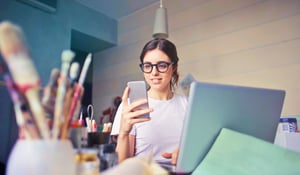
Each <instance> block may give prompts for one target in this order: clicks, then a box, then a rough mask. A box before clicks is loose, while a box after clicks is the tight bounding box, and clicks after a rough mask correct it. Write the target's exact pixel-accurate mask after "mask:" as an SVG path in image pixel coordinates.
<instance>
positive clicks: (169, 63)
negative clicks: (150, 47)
mask: <svg viewBox="0 0 300 175" xmlns="http://www.w3.org/2000/svg"><path fill="white" fill-rule="evenodd" d="M161 63H163V64H166V65H167V69H166V71H163V72H162V71H160V70H159V68H158V67H157V66H158V65H159V64H161ZM145 64H148V65H151V70H150V71H149V72H145V71H144V65H145ZM173 64H175V62H166V61H159V62H158V63H156V64H152V63H149V62H146V63H141V64H139V67H140V68H141V70H142V72H144V73H147V74H149V73H151V72H152V71H153V67H154V66H155V68H156V70H157V72H159V73H166V72H167V71H168V70H169V67H170V66H171V65H173Z"/></svg>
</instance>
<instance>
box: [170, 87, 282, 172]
mask: <svg viewBox="0 0 300 175" xmlns="http://www.w3.org/2000/svg"><path fill="white" fill-rule="evenodd" d="M284 97H285V91H283V90H275V89H265V88H254V87H243V86H234V85H222V84H213V83H202V82H193V83H192V84H191V87H190V94H189V106H188V108H187V112H186V116H185V121H184V127H183V133H182V136H181V143H180V151H179V155H178V161H177V166H176V172H183V173H184V172H192V171H193V170H194V169H195V168H196V167H197V166H198V165H199V164H200V163H201V161H202V159H203V158H204V157H205V155H206V153H207V152H208V151H209V149H210V147H211V146H212V144H213V142H214V140H215V138H216V137H217V135H218V133H219V131H220V130H221V128H228V129H232V130H235V131H238V132H241V133H244V134H248V135H252V136H254V137H257V138H259V139H263V140H266V141H269V142H272V143H273V141H274V138H275V134H276V128H277V125H278V122H279V118H280V115H281V110H282V105H283V101H284ZM232 144H234V143H232Z"/></svg>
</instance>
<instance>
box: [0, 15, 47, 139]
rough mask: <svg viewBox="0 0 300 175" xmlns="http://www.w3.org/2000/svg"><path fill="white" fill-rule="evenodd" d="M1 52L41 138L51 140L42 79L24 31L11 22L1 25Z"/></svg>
mask: <svg viewBox="0 0 300 175" xmlns="http://www.w3.org/2000/svg"><path fill="white" fill-rule="evenodd" d="M0 51H1V54H2V55H3V58H4V60H5V61H6V64H7V66H8V68H9V70H10V73H11V75H12V78H13V81H14V82H15V84H16V86H17V88H18V90H19V91H20V93H22V94H24V96H25V97H26V99H27V101H28V103H29V106H30V110H31V112H32V114H33V116H34V118H35V121H36V124H37V126H38V129H39V131H40V133H41V136H42V137H43V138H45V139H49V138H50V132H49V128H48V125H47V122H46V117H45V112H44V109H43V107H42V104H41V100H40V94H39V90H40V79H39V76H38V73H37V71H36V69H35V67H34V65H33V62H32V61H31V59H30V56H29V52H28V50H27V48H26V46H25V42H24V39H23V33H22V30H21V29H20V28H19V27H18V26H17V25H14V24H12V23H10V22H7V21H4V22H1V23H0Z"/></svg>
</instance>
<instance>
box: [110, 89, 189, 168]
mask: <svg viewBox="0 0 300 175" xmlns="http://www.w3.org/2000/svg"><path fill="white" fill-rule="evenodd" d="M148 103H149V107H150V108H153V112H151V113H150V118H151V120H150V121H147V122H142V123H137V124H135V125H134V126H133V128H132V130H131V132H130V134H131V135H135V139H136V141H135V143H136V145H135V156H149V155H150V154H153V159H154V160H155V161H159V162H170V160H169V159H165V158H163V157H162V156H161V154H162V153H164V152H172V151H174V150H175V149H176V148H178V147H179V141H180V136H181V131H182V127H183V120H184V116H185V111H186V107H187V97H185V96H181V95H178V94H174V96H173V98H172V99H170V100H164V101H161V100H155V99H152V98H148ZM121 111H122V104H120V106H119V109H118V111H117V113H116V116H115V119H114V123H113V127H112V132H111V135H118V133H119V130H120V121H121Z"/></svg>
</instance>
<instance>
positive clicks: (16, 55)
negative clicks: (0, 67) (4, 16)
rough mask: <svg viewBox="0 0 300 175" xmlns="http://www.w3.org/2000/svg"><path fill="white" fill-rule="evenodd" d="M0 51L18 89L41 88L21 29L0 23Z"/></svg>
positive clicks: (7, 23)
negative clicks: (26, 87)
mask: <svg viewBox="0 0 300 175" xmlns="http://www.w3.org/2000/svg"><path fill="white" fill-rule="evenodd" d="M0 51H1V53H2V55H3V58H4V60H5V61H6V63H7V65H8V67H9V69H10V72H11V74H12V77H13V79H14V81H15V82H16V84H17V86H18V88H20V90H23V89H22V88H23V87H21V86H22V85H24V84H26V85H30V86H39V76H38V73H37V71H36V69H35V67H34V65H33V63H32V61H31V60H30V57H29V54H28V51H27V48H26V46H25V44H24V39H23V34H22V31H21V29H20V28H19V27H18V26H16V25H14V24H12V23H10V22H3V23H0Z"/></svg>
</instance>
